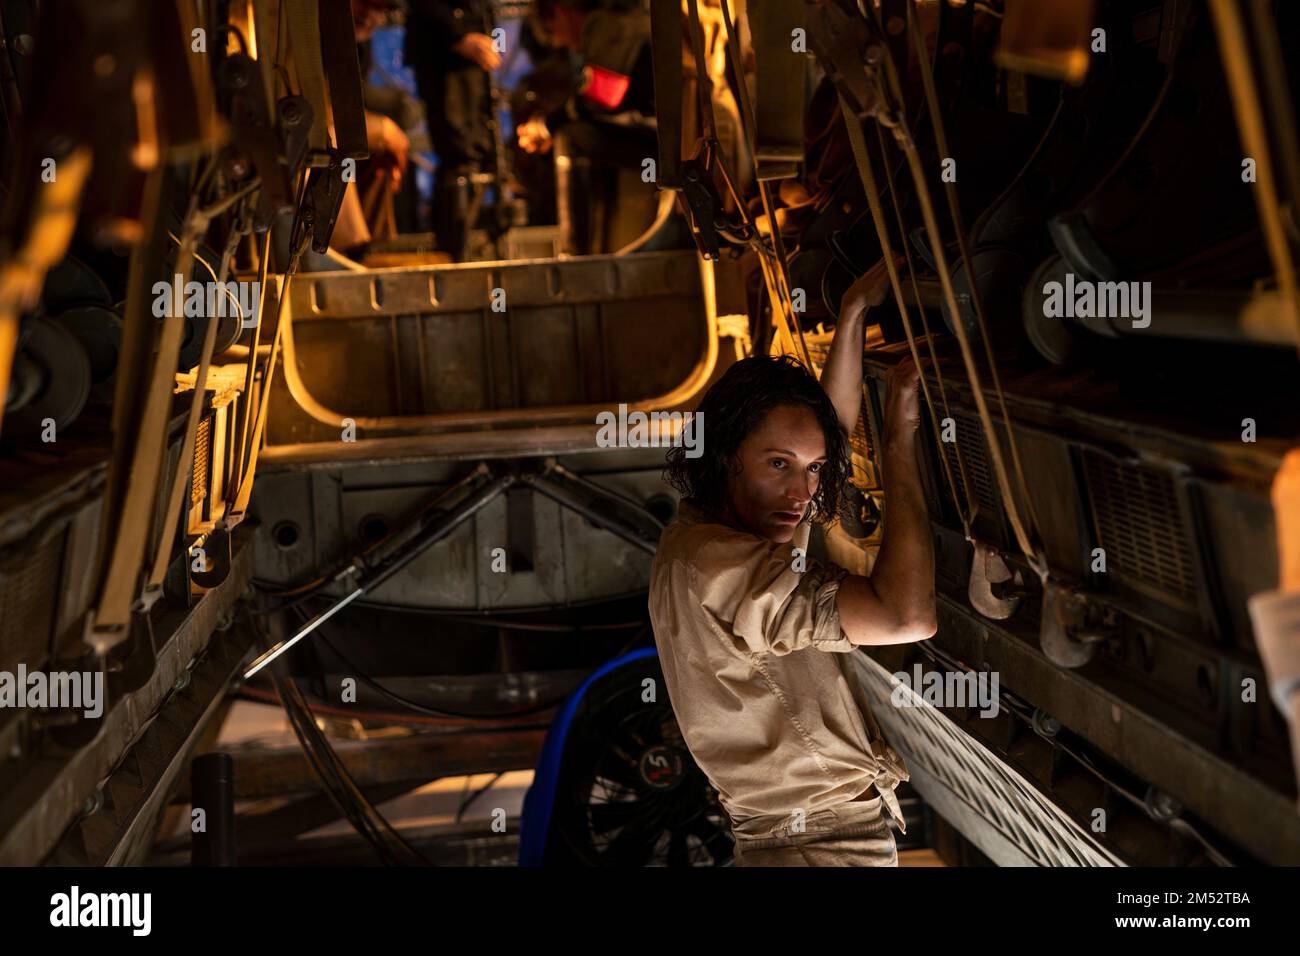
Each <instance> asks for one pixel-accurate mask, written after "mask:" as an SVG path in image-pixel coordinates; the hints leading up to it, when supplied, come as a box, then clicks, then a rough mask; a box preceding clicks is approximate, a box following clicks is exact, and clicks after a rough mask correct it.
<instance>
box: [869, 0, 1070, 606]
mask: <svg viewBox="0 0 1300 956" xmlns="http://www.w3.org/2000/svg"><path fill="white" fill-rule="evenodd" d="M907 11H908V21H909V25H908V30H909V31H910V32H911V33H912V34H913V37H914V39H915V40H916V43H917V49H918V54H919V60H920V70H921V80H922V85H923V86H924V88H925V97H926V103H927V106H928V108H929V112H930V122H931V123H932V124H933V126H934V131H935V137H936V140H937V142H938V146H939V155H940V156H946V155H948V153H947V141H946V138H945V137H944V134H943V118H942V117H941V116H940V115H939V107H938V98H937V96H936V95H935V90H934V77H933V76H932V75H931V72H930V60H929V56H928V54H927V53H926V50H925V39H924V37H922V36H921V34H920V32H919V30H920V28H919V25H918V23H917V20H916V17H915V13H914V11H913V10H912V7H911V5H910V4H909V5H908V7H907ZM884 64H885V67H886V73H887V75H888V85H889V86H890V87H891V89H892V92H893V95H892V96H891V95H890V91H887V90H886V89H885V85H886V84H885V82H884V78H883V77H882V76H881V74H880V73H879V72H877V73H876V74H875V77H876V85H877V93H878V94H879V97H880V102H881V103H882V104H889V103H898V102H901V98H900V97H899V93H898V91H899V90H900V89H901V85H900V83H899V81H898V75H897V73H896V71H895V69H894V64H893V61H892V59H890V57H888V56H886V57H884ZM885 110H886V108H885V107H883V106H882V107H881V109H880V110H879V111H878V112H877V113H876V119H877V122H881V123H884V124H885V125H886V126H889V128H890V129H891V131H892V132H893V134H894V138H895V140H897V142H898V145H899V146H900V147H901V149H902V151H903V155H904V156H905V157H906V158H907V165H908V169H909V170H910V172H911V174H912V180H913V184H914V185H915V187H916V194H917V201H918V203H919V205H920V207H921V216H922V219H923V221H924V223H925V229H926V233H927V235H928V236H929V239H930V249H931V251H932V253H933V255H934V260H935V267H936V271H937V272H938V273H939V285H940V288H941V289H942V290H943V297H944V305H945V306H946V307H947V309H948V313H949V315H951V316H952V326H953V330H954V331H955V333H956V336H957V343H958V345H959V346H960V348H961V355H962V361H963V363H964V364H965V366H966V376H967V378H968V379H969V381H970V386H971V394H972V397H973V399H974V401H975V407H976V408H977V409H978V411H979V416H980V424H981V425H982V426H983V429H984V435H985V438H986V440H987V443H988V452H989V460H990V462H991V463H992V465H993V470H994V473H995V474H996V476H997V481H998V490H999V493H1000V494H1001V496H1002V501H1003V505H1004V507H1005V509H1006V514H1007V519H1008V521H1009V522H1010V523H1011V529H1012V531H1013V532H1014V533H1015V536H1016V542H1017V544H1018V545H1019V546H1020V550H1021V551H1022V552H1023V554H1024V556H1025V559H1026V560H1027V561H1028V562H1029V564H1030V566H1031V567H1033V569H1034V571H1035V573H1037V574H1038V576H1039V578H1040V579H1042V580H1044V581H1046V580H1047V574H1048V566H1047V562H1046V560H1045V559H1044V558H1043V557H1042V553H1041V549H1040V548H1039V547H1038V545H1037V544H1036V542H1035V539H1034V537H1033V536H1031V533H1030V527H1034V526H1035V522H1034V517H1033V505H1032V502H1031V501H1030V499H1029V495H1028V491H1027V489H1026V484H1025V478H1024V470H1023V468H1022V467H1021V464H1020V453H1019V450H1018V447H1017V442H1016V437H1015V432H1014V431H1013V430H1012V429H1011V427H1010V425H1009V419H1008V416H1007V411H1006V398H1005V397H1004V396H1003V394H1002V385H1001V383H1000V381H999V380H998V373H997V364H996V362H995V361H994V359H993V346H992V342H991V340H990V338H989V334H988V327H987V323H986V322H985V321H984V310H983V306H982V304H981V302H980V296H979V291H978V287H977V285H976V283H975V282H973V281H972V282H971V283H970V286H971V301H972V303H974V305H975V314H976V317H977V319H978V321H979V326H980V334H981V335H982V336H983V338H984V346H985V350H986V354H987V358H988V366H989V375H990V378H991V379H992V381H993V387H994V390H995V392H996V394H997V398H998V403H999V405H1000V407H1001V410H1002V420H1003V422H1007V423H1008V424H1007V429H1006V430H1007V439H1008V443H1009V444H1010V447H1011V457H1012V462H1013V464H1014V466H1015V469H1016V479H1017V482H1018V483H1019V486H1020V491H1021V494H1022V496H1023V499H1022V500H1023V501H1024V504H1025V508H1026V513H1027V515H1028V518H1029V525H1028V526H1027V525H1026V522H1025V521H1024V520H1023V519H1022V517H1021V514H1020V506H1019V504H1018V503H1017V501H1016V497H1015V495H1013V494H1012V490H1011V482H1010V479H1009V478H1008V476H1007V468H1006V462H1005V461H1004V458H1003V454H1002V443H1001V441H1000V440H999V439H998V435H997V431H996V429H995V428H994V427H993V420H992V417H991V416H990V415H989V410H988V404H987V402H986V401H985V399H984V389H983V386H982V384H981V382H980V374H979V369H978V368H977V367H976V365H975V355H974V352H973V350H972V348H971V343H970V336H969V335H968V334H967V332H966V325H965V323H964V322H963V321H962V317H961V310H960V309H958V307H957V296H956V293H955V292H954V291H953V286H952V275H951V272H950V270H949V267H948V257H947V254H946V252H945V251H944V248H943V237H942V235H941V233H940V232H939V224H938V222H937V221H936V219H935V213H934V204H933V201H932V200H931V197H930V189H929V185H928V183H927V182H926V178H925V170H924V168H923V167H922V165H921V157H920V154H919V153H918V151H917V149H916V143H915V141H914V140H913V139H912V136H911V133H910V132H909V131H908V128H907V122H906V119H905V118H904V117H903V115H902V111H901V109H900V110H898V111H896V112H894V113H892V114H886V112H885ZM946 187H947V190H946V192H947V198H948V202H949V205H950V207H951V211H952V213H953V220H954V225H955V227H956V229H957V241H958V245H959V249H960V254H961V256H962V258H963V261H966V262H969V261H970V257H969V250H968V249H967V243H966V236H965V232H964V224H963V223H962V222H961V216H960V212H959V210H958V209H957V195H956V187H955V186H954V185H953V184H952V183H947V184H946Z"/></svg>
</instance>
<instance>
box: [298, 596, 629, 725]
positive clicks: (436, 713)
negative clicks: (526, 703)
mask: <svg viewBox="0 0 1300 956" xmlns="http://www.w3.org/2000/svg"><path fill="white" fill-rule="evenodd" d="M299 613H300V614H301V613H303V612H302V611H299ZM304 620H305V616H304ZM649 629H650V627H649V624H647V623H644V622H643V624H642V627H641V629H640V630H639V631H637V633H636V634H635V635H633V637H632V639H631V640H629V641H628V642H627V643H626V644H624V645H623V646H622V647H621V648H620V649H619V651H618V652H617V653H615V654H614V655H612V657H611V658H610V659H611V660H613V659H616V658H618V657H621V656H622V655H623V654H624V653H626V652H627V650H628V649H629V648H631V647H632V646H633V645H634V644H635V643H636V642H637V641H639V640H640V639H641V638H642V637H643V636H644V635H645V633H646V632H647V631H648V630H649ZM322 630H323V628H318V629H317V638H318V640H319V641H320V642H321V643H323V644H324V645H325V646H326V647H327V648H329V650H330V651H331V652H332V653H333V654H334V655H335V656H336V657H338V659H339V660H341V661H342V662H343V663H344V664H345V665H346V666H347V667H348V668H349V669H350V670H351V671H352V672H353V673H355V674H356V676H357V679H358V680H360V681H361V682H362V683H363V684H365V685H367V686H368V687H370V688H372V689H373V690H375V691H376V692H377V693H379V694H381V695H383V696H384V697H386V698H388V699H389V700H391V701H393V702H394V703H396V704H400V705H401V706H403V707H406V708H408V709H410V710H413V711H415V712H416V713H420V714H428V715H429V716H431V717H450V718H454V719H457V720H511V719H513V718H515V717H525V716H528V715H529V714H537V713H541V712H543V711H546V710H550V709H551V708H552V707H557V706H559V705H560V704H562V703H564V701H565V700H566V699H567V698H568V696H569V694H568V693H565V694H564V695H563V696H561V697H557V698H555V699H553V700H549V701H545V702H543V703H541V704H534V705H533V706H531V707H525V708H523V709H520V710H511V711H506V712H505V713H495V714H471V713H464V712H460V711H454V710H445V709H440V708H435V707H428V706H426V705H424V704H421V703H418V702H417V701H413V700H411V699H409V698H407V697H403V696H402V695H401V694H398V693H397V692H395V691H392V690H389V689H388V688H387V687H385V686H384V685H383V684H380V683H379V682H378V681H377V680H375V679H374V678H372V677H371V676H370V675H368V674H367V673H365V671H363V670H362V669H361V668H359V667H357V665H356V664H354V663H353V662H352V661H351V660H350V659H349V658H348V657H347V655H345V654H344V653H343V652H342V651H340V650H339V649H338V648H337V647H335V646H334V644H333V643H331V642H330V640H329V638H328V637H326V636H325V635H324V634H323V633H321V631H322ZM601 666H603V665H601ZM594 672H595V669H593V670H592V673H594Z"/></svg>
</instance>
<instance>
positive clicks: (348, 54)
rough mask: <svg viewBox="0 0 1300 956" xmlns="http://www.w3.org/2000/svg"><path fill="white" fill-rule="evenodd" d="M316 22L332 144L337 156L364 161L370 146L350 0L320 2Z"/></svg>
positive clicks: (368, 153)
mask: <svg viewBox="0 0 1300 956" xmlns="http://www.w3.org/2000/svg"><path fill="white" fill-rule="evenodd" d="M319 20H320V49H319V51H318V58H323V59H324V70H325V81H326V83H327V85H328V87H329V97H330V110H331V117H332V118H333V120H334V140H335V144H336V145H337V148H338V152H339V155H340V156H342V157H345V158H350V159H365V158H367V157H368V156H369V155H370V147H369V145H368V144H367V142H366V108H365V104H364V103H363V102H362V94H361V81H362V76H361V63H360V61H359V60H358V59H357V39H356V27H355V26H354V25H353V22H352V0H320V17H319ZM299 75H301V72H300V74H299Z"/></svg>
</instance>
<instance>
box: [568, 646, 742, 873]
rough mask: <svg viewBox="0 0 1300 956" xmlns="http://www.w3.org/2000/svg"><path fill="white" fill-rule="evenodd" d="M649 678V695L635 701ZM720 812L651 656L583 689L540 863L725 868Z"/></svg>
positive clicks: (727, 854)
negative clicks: (652, 697) (651, 683)
mask: <svg viewBox="0 0 1300 956" xmlns="http://www.w3.org/2000/svg"><path fill="white" fill-rule="evenodd" d="M646 678H650V679H652V680H653V681H654V682H655V684H654V686H655V687H656V688H657V696H658V700H656V701H653V702H646V701H643V699H642V696H643V683H642V682H643V681H644V680H645V679H646ZM732 847H733V842H732V838H731V828H730V825H729V823H728V821H727V816H726V813H725V811H723V809H722V807H721V805H720V804H719V803H718V800H717V794H716V793H715V792H714V790H713V788H712V787H711V786H710V784H709V781H708V778H707V777H705V775H704V773H703V771H701V770H700V768H699V767H698V766H697V765H696V763H695V761H694V760H693V759H692V757H691V754H690V751H689V750H687V748H686V744H685V742H684V741H683V740H682V735H681V731H680V730H679V728H678V726H677V720H676V718H675V717H674V716H673V711H672V707H671V706H670V705H669V703H668V700H667V697H666V694H665V692H664V684H663V674H662V672H661V671H660V669H659V665H658V662H657V661H655V660H654V659H652V658H651V659H644V660H641V661H636V662H634V663H632V664H630V665H629V666H628V667H624V668H620V669H619V670H618V671H615V672H614V673H612V674H610V675H608V677H606V678H605V679H603V680H602V681H601V682H600V683H599V684H597V685H593V686H592V688H591V689H590V690H589V692H588V694H587V695H586V697H585V699H584V702H583V707H582V710H580V711H579V713H578V714H577V715H576V720H575V724H574V727H573V729H572V730H571V732H570V735H569V738H568V740H567V742H566V746H565V754H564V759H563V763H562V766H561V770H560V777H559V782H558V787H557V794H556V806H555V816H554V819H553V830H552V839H551V840H550V841H549V845H548V854H547V856H548V861H551V860H553V861H555V862H571V863H576V864H578V865H586V866H614V867H629V866H726V865H730V863H731V856H732Z"/></svg>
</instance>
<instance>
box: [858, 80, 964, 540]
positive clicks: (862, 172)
mask: <svg viewBox="0 0 1300 956" xmlns="http://www.w3.org/2000/svg"><path fill="white" fill-rule="evenodd" d="M840 112H841V114H842V115H843V117H844V126H845V128H846V129H847V130H848V133H849V145H850V146H851V147H852V149H853V159H854V162H855V163H856V164H857V167H858V175H859V177H861V179H862V189H863V192H865V193H866V195H867V205H868V206H870V208H871V218H872V221H873V222H874V223H875V226H876V237H877V238H878V240H879V242H880V252H881V255H883V256H884V261H885V269H886V270H887V271H888V273H889V284H890V286H891V287H892V289H893V291H894V302H895V303H896V304H897V306H898V314H899V315H900V316H902V318H903V331H905V332H906V333H907V346H908V348H909V349H911V351H912V359H913V361H915V362H916V367H917V368H918V369H921V370H922V372H921V392H922V393H923V394H924V396H925V405H926V407H927V408H928V409H929V410H930V424H931V426H932V428H933V431H934V439H935V443H936V445H937V446H938V449H939V462H940V464H941V465H942V466H943V472H944V475H946V476H947V479H948V488H949V491H950V492H951V493H952V500H953V504H954V505H955V506H956V507H957V513H958V515H959V516H960V518H961V523H962V529H963V530H964V531H965V534H966V540H968V541H970V540H973V539H972V537H971V525H972V523H973V522H974V520H975V512H976V507H977V506H976V505H974V504H973V503H972V499H971V493H970V484H969V483H968V482H967V480H966V469H965V466H964V465H963V464H962V458H961V444H960V442H956V443H954V447H955V449H956V452H957V462H958V466H959V467H960V468H961V477H962V487H963V488H964V490H965V496H964V497H965V500H966V507H965V508H963V507H962V504H961V499H962V496H960V495H958V494H957V483H956V481H955V480H954V478H953V475H952V467H951V465H950V464H949V463H948V456H947V455H946V454H944V448H943V441H942V439H941V434H942V432H941V431H940V428H939V421H938V416H937V414H936V412H935V408H934V398H933V396H931V394H930V386H929V385H928V384H927V383H926V376H925V372H924V369H923V366H922V364H921V353H920V350H919V349H918V348H917V346H916V336H915V335H914V334H913V332H912V320H911V316H910V313H909V310H908V307H907V301H906V299H905V298H904V296H903V286H902V283H901V282H900V281H899V278H898V269H897V267H896V266H895V253H894V249H893V245H892V243H891V242H890V239H889V229H888V228H887V227H886V224H885V210H884V207H883V205H882V204H881V201H880V189H879V186H878V185H877V182H876V176H875V173H874V171H873V169H872V166H871V156H870V155H869V154H868V153H867V144H866V140H865V139H864V138H863V135H862V123H861V121H860V120H859V119H858V117H857V115H856V114H855V113H854V112H853V108H852V107H851V106H849V103H848V101H847V100H846V99H845V98H844V96H843V94H841V95H840ZM885 166H886V169H888V166H889V164H888V163H886V164H885ZM890 194H891V196H892V197H893V198H894V200H895V202H897V196H898V193H897V192H896V191H895V190H894V189H893V188H892V186H891V188H890ZM895 209H896V211H897V207H895ZM899 235H901V236H906V235H907V233H906V232H905V231H903V230H902V229H901V222H900V231H899ZM906 245H907V244H906V242H904V243H903V246H904V248H906ZM907 263H908V269H909V271H910V270H911V268H912V257H911V255H910V254H909V255H908V256H907ZM912 286H913V289H915V288H916V276H915V273H913V274H912ZM917 306H918V310H919V311H920V312H921V318H922V321H923V322H924V321H925V310H924V309H922V308H920V300H919V299H918V300H917ZM925 333H926V340H927V342H928V343H929V345H930V357H931V361H932V363H933V367H934V370H935V374H936V375H937V376H938V379H939V389H940V394H941V395H942V396H943V410H944V414H945V415H947V414H948V399H947V394H946V392H944V391H943V372H942V371H941V370H940V368H939V363H938V361H937V359H935V354H934V339H933V338H932V337H931V336H930V329H929V327H928V325H927V326H926V329H925Z"/></svg>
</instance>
